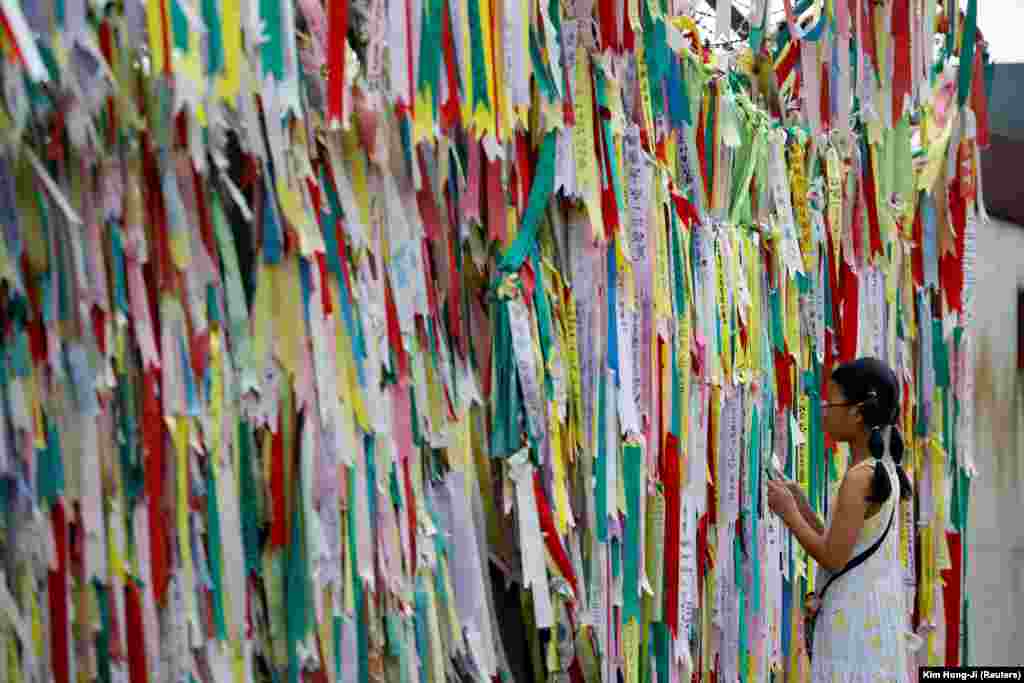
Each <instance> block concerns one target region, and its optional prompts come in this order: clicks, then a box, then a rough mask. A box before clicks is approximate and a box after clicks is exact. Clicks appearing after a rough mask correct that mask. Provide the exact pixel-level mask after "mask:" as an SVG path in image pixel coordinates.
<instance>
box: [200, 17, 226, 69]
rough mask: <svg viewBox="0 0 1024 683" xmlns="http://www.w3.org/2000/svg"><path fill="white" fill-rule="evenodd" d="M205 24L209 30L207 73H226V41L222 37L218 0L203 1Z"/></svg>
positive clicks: (207, 37)
mask: <svg viewBox="0 0 1024 683" xmlns="http://www.w3.org/2000/svg"><path fill="white" fill-rule="evenodd" d="M203 23H204V24H206V29H207V36H206V40H207V53H206V73H207V74H219V73H222V72H223V71H224V39H223V37H222V36H221V25H220V24H221V21H220V10H219V9H218V3H217V0H203Z"/></svg>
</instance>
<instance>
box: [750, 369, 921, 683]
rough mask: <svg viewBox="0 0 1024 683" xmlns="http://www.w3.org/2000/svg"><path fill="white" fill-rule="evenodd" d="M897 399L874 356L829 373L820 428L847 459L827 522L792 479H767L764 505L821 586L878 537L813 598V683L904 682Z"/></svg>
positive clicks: (904, 487)
mask: <svg viewBox="0 0 1024 683" xmlns="http://www.w3.org/2000/svg"><path fill="white" fill-rule="evenodd" d="M899 399H900V387H899V382H898V380H897V379H896V375H895V374H894V373H893V371H892V370H891V369H890V368H889V367H888V366H887V365H886V364H885V363H883V362H881V361H879V360H877V359H875V358H861V359H859V360H856V361H853V362H850V363H846V364H844V365H842V366H840V367H838V368H836V370H835V371H834V372H833V373H832V377H831V381H830V382H829V389H828V398H827V399H826V400H824V401H822V409H823V416H824V418H823V422H824V427H825V430H826V431H827V432H828V433H829V434H830V435H831V436H832V438H833V439H834V440H836V441H837V442H842V441H845V442H847V443H848V444H849V445H850V462H849V467H848V468H847V471H846V475H845V476H844V477H843V480H842V482H840V484H839V492H838V495H837V496H835V497H834V498H832V499H830V500H833V499H834V501H835V502H834V503H833V504H832V506H831V507H830V511H829V523H828V526H827V527H826V526H825V525H823V524H822V523H821V521H820V520H819V519H818V517H817V515H816V514H815V513H814V512H813V511H812V510H811V508H810V505H809V504H808V503H807V499H806V497H804V495H803V492H802V491H801V490H800V487H799V485H797V484H796V483H795V482H780V481H769V483H768V505H769V507H770V508H771V509H772V510H773V511H774V512H775V513H776V514H778V515H779V516H780V517H781V518H782V520H783V522H784V523H785V524H786V526H787V527H789V529H790V531H792V532H793V535H794V536H796V538H797V540H798V541H799V542H800V545H802V546H803V547H804V549H805V550H806V551H807V553H808V554H809V555H810V556H811V557H813V558H814V559H815V560H816V561H817V563H818V565H819V566H820V567H821V569H822V570H823V571H821V572H819V576H818V580H817V581H816V582H815V586H816V587H817V588H819V589H820V588H821V587H823V586H824V585H825V582H826V581H827V579H828V577H829V576H831V575H833V574H836V573H837V572H839V571H841V570H842V569H843V568H844V567H845V566H846V564H847V563H848V562H849V561H850V560H851V559H853V558H856V557H857V556H858V555H860V554H861V553H864V552H865V551H867V550H869V549H871V548H872V547H875V546H876V544H877V542H878V541H879V540H880V539H881V542H880V544H877V548H876V550H875V552H873V553H872V554H871V555H870V556H869V557H868V558H867V559H866V560H864V561H863V563H861V564H859V565H857V566H856V567H854V568H852V569H850V570H849V571H848V572H847V573H845V574H843V575H842V576H840V577H838V578H837V579H836V580H835V581H834V582H833V583H832V585H831V586H829V588H828V591H827V592H826V593H825V596H824V598H823V599H822V600H821V601H819V600H817V599H816V598H815V597H814V596H813V595H811V596H809V597H810V598H811V599H810V600H809V601H808V602H807V610H808V614H810V615H812V616H813V615H815V614H816V615H817V618H816V621H815V625H814V633H813V636H814V638H813V658H812V661H811V679H812V680H813V681H815V683H833V682H835V683H848V682H849V683H853V682H854V681H856V682H857V683H861V682H870V681H897V682H898V683H904V682H905V681H906V680H907V678H908V673H907V657H906V652H907V643H906V641H905V634H906V633H907V618H906V611H905V609H904V598H903V582H902V577H903V574H902V568H901V566H900V552H899V538H900V534H899V529H900V519H901V517H900V510H899V500H900V499H901V498H902V499H903V500H908V499H909V498H910V497H911V493H912V490H911V485H910V480H909V479H908V478H907V475H906V473H905V472H904V471H903V468H902V467H901V466H900V462H901V460H902V458H903V439H902V438H901V437H900V433H899V430H898V429H897V428H896V426H895V425H896V421H897V418H898V417H899V412H900V411H899ZM887 444H888V448H887V447H886V446H887ZM890 519H891V520H892V523H891V527H890V526H889V523H890Z"/></svg>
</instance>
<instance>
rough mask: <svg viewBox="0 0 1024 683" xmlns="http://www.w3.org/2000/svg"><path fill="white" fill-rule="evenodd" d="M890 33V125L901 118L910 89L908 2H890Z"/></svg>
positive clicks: (899, 0) (898, 0) (903, 0)
mask: <svg viewBox="0 0 1024 683" xmlns="http://www.w3.org/2000/svg"><path fill="white" fill-rule="evenodd" d="M892 35H893V49H894V51H895V53H896V54H895V60H894V61H893V82H892V125H893V126H895V125H896V123H897V122H898V121H899V120H900V119H901V118H903V102H904V100H905V99H906V97H907V95H909V94H910V90H911V64H910V2H909V1H908V0H896V2H894V3H893V4H892Z"/></svg>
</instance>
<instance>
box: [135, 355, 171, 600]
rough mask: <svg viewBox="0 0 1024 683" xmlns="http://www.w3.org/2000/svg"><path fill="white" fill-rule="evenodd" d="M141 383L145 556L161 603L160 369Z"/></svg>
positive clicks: (166, 566) (164, 563)
mask: <svg viewBox="0 0 1024 683" xmlns="http://www.w3.org/2000/svg"><path fill="white" fill-rule="evenodd" d="M147 375H148V376H147V377H146V381H144V382H143V383H142V441H143V453H144V456H145V459H146V466H145V468H144V471H145V488H146V506H147V507H148V509H149V510H148V511H149V560H150V566H151V568H152V575H153V593H154V595H155V597H156V601H157V603H159V604H164V599H165V597H166V595H167V585H168V583H169V582H170V559H169V555H168V552H167V545H168V541H167V520H166V517H165V514H166V513H165V511H164V507H163V498H164V492H163V489H164V436H165V435H164V422H163V415H162V408H161V406H160V398H159V391H160V370H158V369H152V370H150V371H149V372H148V373H147Z"/></svg>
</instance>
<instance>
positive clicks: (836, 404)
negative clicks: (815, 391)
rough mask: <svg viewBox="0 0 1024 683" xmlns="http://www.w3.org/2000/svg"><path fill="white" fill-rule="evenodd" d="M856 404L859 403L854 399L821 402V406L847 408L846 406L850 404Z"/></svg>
mask: <svg viewBox="0 0 1024 683" xmlns="http://www.w3.org/2000/svg"><path fill="white" fill-rule="evenodd" d="M855 405H859V403H857V402H852V401H835V402H829V401H822V402H821V407H822V408H845V407H848V406H855Z"/></svg>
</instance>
